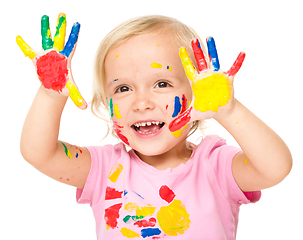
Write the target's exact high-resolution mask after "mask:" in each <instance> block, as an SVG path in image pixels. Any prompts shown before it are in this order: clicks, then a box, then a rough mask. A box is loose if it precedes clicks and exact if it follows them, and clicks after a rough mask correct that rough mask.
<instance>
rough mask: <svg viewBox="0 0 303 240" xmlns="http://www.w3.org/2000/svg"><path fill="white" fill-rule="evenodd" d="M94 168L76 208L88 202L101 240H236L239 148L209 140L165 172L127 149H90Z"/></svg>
mask: <svg viewBox="0 0 303 240" xmlns="http://www.w3.org/2000/svg"><path fill="white" fill-rule="evenodd" d="M87 149H88V150H89V152H90V154H91V159H92V165H91V170H90V173H89V176H88V178H87V181H86V184H85V187H84V189H83V190H81V189H77V201H78V203H89V204H90V206H91V207H92V210H93V213H94V216H95V219H96V231H97V238H98V239H100V240H101V239H102V240H105V239H108V240H115V239H127V238H134V239H183V240H184V239H191V240H194V239H220V240H223V239H228V240H230V239H235V238H236V231H237V225H238V215H239V207H240V205H241V204H243V203H244V204H246V203H250V202H256V201H258V200H259V199H260V196H261V192H260V191H258V192H250V193H245V194H244V193H243V192H242V191H241V190H240V189H239V187H238V185H237V184H236V182H235V180H234V178H233V174H232V170H231V163H232V159H233V157H234V156H235V154H236V153H238V152H240V149H238V148H235V147H232V146H228V145H226V142H225V140H223V139H221V138H219V137H218V136H208V137H206V138H205V139H204V140H203V141H202V142H201V143H200V144H199V146H198V147H197V148H196V150H195V151H194V152H193V154H192V156H191V158H190V159H189V160H188V161H187V162H186V164H181V165H179V166H178V167H176V168H173V169H171V168H169V169H166V170H164V171H160V170H157V169H156V168H154V167H152V166H150V165H148V164H146V163H145V162H143V161H141V160H140V159H139V157H138V156H137V155H136V154H135V153H134V151H133V150H131V151H129V152H127V151H126V149H125V147H124V146H123V144H122V143H121V144H117V145H115V146H112V145H106V146H103V147H100V146H97V147H87Z"/></svg>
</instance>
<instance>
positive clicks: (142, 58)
mask: <svg viewBox="0 0 303 240" xmlns="http://www.w3.org/2000/svg"><path fill="white" fill-rule="evenodd" d="M179 48H180V46H178V45H177V44H176V43H174V42H172V41H171V40H170V36H169V35H164V34H159V33H149V34H143V35H138V36H136V37H133V38H132V39H130V40H129V41H127V42H126V43H124V44H122V45H120V46H118V47H116V48H114V49H112V50H111V51H110V52H109V53H108V55H107V57H106V60H105V78H106V83H107V101H108V108H109V111H110V114H111V119H112V123H113V127H114V130H115V132H116V134H117V135H118V136H119V137H120V139H121V140H122V141H123V142H124V143H126V144H127V145H129V146H130V147H132V148H133V149H134V150H136V151H137V152H139V153H140V154H142V155H145V156H155V155H160V154H163V153H166V152H168V151H171V150H176V149H177V148H178V147H179V146H180V144H185V141H183V142H182V140H184V138H186V136H187V134H188V132H189V130H190V126H187V127H185V128H183V129H182V130H179V131H178V132H175V133H171V132H170V131H169V129H168V126H169V123H170V122H171V121H172V120H173V119H174V118H175V117H176V116H177V115H178V114H180V113H181V112H182V111H184V110H185V109H187V108H188V105H189V102H190V101H191V96H192V91H191V86H190V84H189V81H188V79H187V77H186V75H185V72H184V70H183V67H182V63H181V61H180V59H179V55H178V53H179ZM181 149H182V148H181Z"/></svg>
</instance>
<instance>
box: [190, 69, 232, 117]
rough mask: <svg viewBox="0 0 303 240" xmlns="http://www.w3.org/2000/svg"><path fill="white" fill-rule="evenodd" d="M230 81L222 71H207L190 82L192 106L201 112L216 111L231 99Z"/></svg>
mask: <svg viewBox="0 0 303 240" xmlns="http://www.w3.org/2000/svg"><path fill="white" fill-rule="evenodd" d="M230 84H231V82H230V80H229V78H228V77H227V76H225V75H224V74H223V73H214V72H212V73H209V74H206V76H204V77H203V78H202V79H199V80H196V81H194V82H193V84H192V89H193V94H194V96H195V102H194V108H195V109H196V110H199V111H201V112H207V111H213V112H217V111H218V108H219V107H222V106H224V105H226V104H227V103H228V102H229V100H230V99H231V91H232V87H231V86H230Z"/></svg>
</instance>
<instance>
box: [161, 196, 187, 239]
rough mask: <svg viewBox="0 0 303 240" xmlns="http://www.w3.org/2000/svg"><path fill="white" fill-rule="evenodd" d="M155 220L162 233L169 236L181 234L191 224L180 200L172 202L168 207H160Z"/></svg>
mask: <svg viewBox="0 0 303 240" xmlns="http://www.w3.org/2000/svg"><path fill="white" fill-rule="evenodd" d="M157 219H158V223H159V225H160V227H161V229H162V230H163V232H164V233H165V234H167V235H169V236H177V235H181V234H183V233H184V232H185V231H186V230H187V229H188V228H189V224H190V222H191V221H190V219H189V214H188V213H187V211H186V208H185V206H184V205H183V204H182V202H181V201H180V200H174V201H173V202H172V203H171V204H169V205H168V206H165V207H161V208H160V210H159V212H158V213H157Z"/></svg>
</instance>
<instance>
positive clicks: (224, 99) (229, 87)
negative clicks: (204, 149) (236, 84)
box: [169, 37, 245, 132]
mask: <svg viewBox="0 0 303 240" xmlns="http://www.w3.org/2000/svg"><path fill="white" fill-rule="evenodd" d="M206 42H207V48H208V54H209V61H210V63H209V64H208V63H207V61H206V58H205V55H204V53H203V51H202V48H201V46H200V43H199V41H198V39H195V40H192V42H191V45H192V49H193V52H194V55H195V59H196V62H197V66H198V70H199V73H198V72H197V71H196V69H195V67H194V66H193V64H192V62H191V60H190V58H189V56H188V53H187V51H186V49H185V48H184V47H182V48H180V52H179V55H180V59H181V61H182V64H183V67H184V70H185V73H186V75H187V77H188V79H189V80H190V82H191V85H192V90H193V100H192V103H191V106H190V107H189V108H188V109H187V110H186V111H185V112H184V113H183V114H181V115H179V116H178V117H177V118H176V119H174V121H172V122H171V123H170V125H169V130H170V131H171V132H175V131H177V130H179V129H181V128H182V127H184V126H185V125H186V124H188V123H190V122H193V121H195V120H203V119H206V118H211V117H213V116H214V114H215V113H216V112H218V111H219V109H220V108H221V107H224V106H226V105H228V104H230V103H231V101H232V99H233V79H234V77H235V75H236V74H237V72H238V71H239V69H240V67H241V66H242V63H243V61H244V58H245V53H244V52H241V53H240V54H239V56H238V58H237V59H236V61H235V62H234V64H233V65H232V67H231V68H230V69H229V71H227V72H223V71H221V69H220V63H219V58H218V54H217V49H216V45H215V41H214V39H213V38H212V37H209V38H207V40H206Z"/></svg>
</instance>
